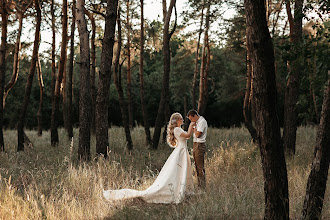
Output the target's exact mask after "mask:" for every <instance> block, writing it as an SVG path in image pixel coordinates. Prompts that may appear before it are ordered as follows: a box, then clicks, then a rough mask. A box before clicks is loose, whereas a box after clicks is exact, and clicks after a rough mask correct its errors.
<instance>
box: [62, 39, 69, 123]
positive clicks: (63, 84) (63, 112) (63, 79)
mask: <svg viewBox="0 0 330 220" xmlns="http://www.w3.org/2000/svg"><path fill="white" fill-rule="evenodd" d="M67 39H68V38H67ZM67 43H68V42H67ZM65 54H66V56H65V60H64V70H63V78H62V88H61V91H62V115H63V125H64V128H65V129H66V128H67V127H68V123H67V119H68V116H67V107H66V103H67V101H66V96H67V94H66V91H67V90H66V78H67V62H68V58H67V54H68V50H67V48H66V49H65Z"/></svg>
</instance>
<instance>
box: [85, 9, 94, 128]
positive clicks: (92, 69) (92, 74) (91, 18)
mask: <svg viewBox="0 0 330 220" xmlns="http://www.w3.org/2000/svg"><path fill="white" fill-rule="evenodd" d="M86 14H87V16H88V18H89V20H90V21H91V24H92V36H91V64H92V68H91V89H92V118H91V130H92V133H93V134H95V107H96V87H95V68H96V48H95V36H96V24H95V18H94V14H93V13H89V12H88V11H87V10H86Z"/></svg>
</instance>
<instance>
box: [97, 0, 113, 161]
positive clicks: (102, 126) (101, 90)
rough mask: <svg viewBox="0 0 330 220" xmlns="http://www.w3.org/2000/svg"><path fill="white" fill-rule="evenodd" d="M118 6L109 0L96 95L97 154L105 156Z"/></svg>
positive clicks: (107, 142) (107, 145)
mask: <svg viewBox="0 0 330 220" xmlns="http://www.w3.org/2000/svg"><path fill="white" fill-rule="evenodd" d="M117 6H118V0H114V1H113V0H108V1H107V9H106V15H105V30H104V38H103V43H102V54H101V66H100V72H99V81H98V90H97V97H96V115H95V123H96V132H95V134H96V152H97V154H103V155H104V156H107V152H108V147H109V134H108V128H109V124H108V107H109V87H110V80H111V65H112V57H113V45H114V39H115V27H116V19H117Z"/></svg>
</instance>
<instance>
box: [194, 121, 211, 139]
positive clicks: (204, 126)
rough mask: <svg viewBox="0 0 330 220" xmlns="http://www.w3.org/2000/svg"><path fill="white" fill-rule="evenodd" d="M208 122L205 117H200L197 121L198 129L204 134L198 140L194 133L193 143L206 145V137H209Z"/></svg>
mask: <svg viewBox="0 0 330 220" xmlns="http://www.w3.org/2000/svg"><path fill="white" fill-rule="evenodd" d="M207 128H208V126H207V121H206V120H205V118H204V117H203V116H200V117H199V119H198V120H197V121H196V129H197V131H199V132H202V135H201V136H200V137H199V138H197V137H196V135H195V133H194V138H193V141H194V142H197V143H205V142H206V135H207Z"/></svg>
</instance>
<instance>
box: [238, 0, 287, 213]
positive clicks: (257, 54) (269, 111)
mask: <svg viewBox="0 0 330 220" xmlns="http://www.w3.org/2000/svg"><path fill="white" fill-rule="evenodd" d="M244 5H245V11H246V25H247V29H246V38H247V47H248V49H249V50H250V54H251V63H252V68H253V74H254V81H253V94H254V102H255V111H256V112H257V114H256V120H255V124H256V130H257V139H258V144H259V148H260V154H261V161H262V169H263V176H264V193H265V216H264V218H265V219H289V196H288V178H287V169H286V163H285V157H284V149H283V145H282V142H281V134H280V125H279V120H278V110H277V91H276V82H275V66H274V49H273V43H272V39H271V37H270V34H269V30H268V26H267V21H266V11H265V5H264V0H258V1H256V0H245V1H244Z"/></svg>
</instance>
